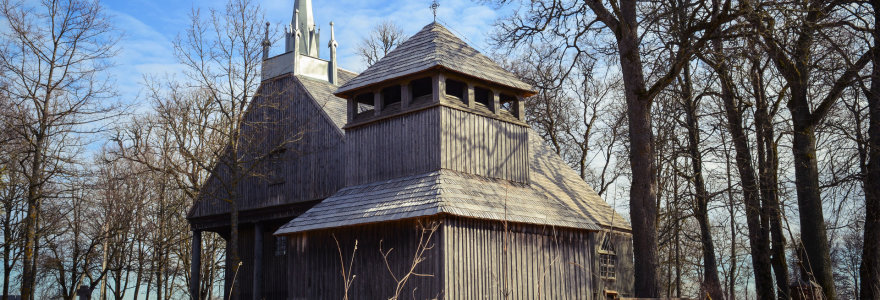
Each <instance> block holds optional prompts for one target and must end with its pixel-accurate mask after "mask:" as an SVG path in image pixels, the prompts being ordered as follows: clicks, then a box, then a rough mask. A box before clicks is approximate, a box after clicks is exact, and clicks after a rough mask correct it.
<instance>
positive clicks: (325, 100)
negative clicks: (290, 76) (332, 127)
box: [296, 69, 357, 129]
mask: <svg viewBox="0 0 880 300" xmlns="http://www.w3.org/2000/svg"><path fill="white" fill-rule="evenodd" d="M338 70H339V71H338V74H339V82H348V81H349V80H351V79H352V78H354V77H355V76H357V74H356V73H353V72H350V71H347V70H343V69H338ZM296 78H297V79H298V80H299V83H300V84H302V86H303V87H304V88H305V89H306V91H308V92H309V94H311V96H312V98H313V99H315V102H317V103H318V105H320V106H321V107H322V108H323V109H324V112H326V113H327V116H328V117H330V120H332V121H333V123H334V124H336V126H337V127H339V128H340V129H341V128H342V127H343V126H345V122H346V121H347V115H346V114H347V113H348V110H347V109H348V108H347V107H346V101H345V99H342V98H339V97H336V96H335V95H333V91H335V90H336V88H337V87H336V86H335V85H333V84H331V83H330V82H327V81H325V80H320V79H315V78H311V77H308V76H303V75H296Z"/></svg>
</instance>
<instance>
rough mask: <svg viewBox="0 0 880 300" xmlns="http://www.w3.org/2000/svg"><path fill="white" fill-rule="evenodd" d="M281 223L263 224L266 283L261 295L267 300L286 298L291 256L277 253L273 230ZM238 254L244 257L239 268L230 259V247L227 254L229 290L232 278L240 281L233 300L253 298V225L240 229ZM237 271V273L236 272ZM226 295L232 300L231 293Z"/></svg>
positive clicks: (264, 275)
mask: <svg viewBox="0 0 880 300" xmlns="http://www.w3.org/2000/svg"><path fill="white" fill-rule="evenodd" d="M280 226H281V224H278V223H275V224H267V225H266V226H264V229H263V230H264V232H263V264H262V265H263V266H262V270H263V272H262V273H263V276H262V278H263V284H262V294H263V299H266V300H273V299H277V300H284V299H287V290H288V288H287V266H288V263H287V261H288V257H289V256H288V255H275V242H276V239H275V236H273V235H272V232H274V231H275V230H277V229H278V227H280ZM239 234H240V236H239V255H240V258H241V267H239V268H236V267H235V266H234V265H232V264H231V262H230V259H229V258H230V257H229V249H228V248H227V255H226V265H227V269H226V278H225V279H226V285H225V286H226V290H225V291H224V293H225V294H226V293H228V292H229V286H230V284H232V279H233V277H234V278H235V282H237V283H238V285H237V286H236V289H235V290H233V295H234V296H233V298H232V299H253V291H254V288H253V282H254V227H253V226H252V225H247V226H242V228H241V229H240V230H239ZM236 269H237V270H236ZM236 272H237V274H236ZM224 298H226V299H229V296H228V295H227V296H225V297H224Z"/></svg>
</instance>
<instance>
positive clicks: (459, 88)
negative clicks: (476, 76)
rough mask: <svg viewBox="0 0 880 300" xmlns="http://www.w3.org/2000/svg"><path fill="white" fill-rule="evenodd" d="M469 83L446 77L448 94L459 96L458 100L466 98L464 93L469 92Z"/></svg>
mask: <svg viewBox="0 0 880 300" xmlns="http://www.w3.org/2000/svg"><path fill="white" fill-rule="evenodd" d="M466 89H467V85H465V84H464V82H461V81H458V80H452V79H446V95H449V96H454V97H458V100H461V101H462V102H463V101H464V100H465V99H464V93H466V92H467V90H466Z"/></svg>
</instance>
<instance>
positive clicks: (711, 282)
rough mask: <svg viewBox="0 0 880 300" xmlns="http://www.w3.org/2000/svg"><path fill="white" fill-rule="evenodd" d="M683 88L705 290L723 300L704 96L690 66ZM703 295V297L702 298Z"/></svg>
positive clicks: (715, 297) (684, 72)
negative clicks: (704, 146)
mask: <svg viewBox="0 0 880 300" xmlns="http://www.w3.org/2000/svg"><path fill="white" fill-rule="evenodd" d="M679 78H680V79H679V84H680V89H681V98H680V100H679V101H680V102H681V106H682V108H683V109H684V118H685V122H684V124H685V127H686V128H687V154H688V156H689V157H690V160H691V170H692V172H693V173H692V174H691V176H690V177H691V178H690V180H691V181H692V182H693V185H694V192H695V193H694V203H693V214H694V219H696V220H697V224H698V225H699V226H700V241H701V244H702V246H703V247H702V248H703V249H702V254H703V276H704V279H703V288H704V289H705V290H706V293H707V294H708V295H709V296H710V297H711V298H712V299H724V293H723V292H722V291H721V281H720V280H719V278H718V262H717V260H716V258H715V243H714V242H713V241H712V231H711V224H709V200H711V198H712V195H710V194H709V191H708V190H707V189H706V181H705V175H704V174H703V153H702V151H701V149H700V140H701V139H700V130H701V129H700V120H699V108H700V100H701V98H702V97H700V96H696V97H695V96H694V92H693V82H692V79H691V70H690V67H689V65H686V66H685V69H684V71H682V73H681V75H680V76H679ZM701 296H702V295H701Z"/></svg>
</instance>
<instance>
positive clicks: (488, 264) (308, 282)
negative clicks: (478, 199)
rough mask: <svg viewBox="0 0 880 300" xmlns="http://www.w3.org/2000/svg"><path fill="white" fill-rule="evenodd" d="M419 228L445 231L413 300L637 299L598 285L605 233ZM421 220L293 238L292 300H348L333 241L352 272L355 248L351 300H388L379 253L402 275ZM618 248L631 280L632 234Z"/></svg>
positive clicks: (445, 219) (448, 225)
mask: <svg viewBox="0 0 880 300" xmlns="http://www.w3.org/2000/svg"><path fill="white" fill-rule="evenodd" d="M418 220H421V222H422V224H428V223H429V222H431V221H432V220H439V221H440V222H442V225H441V226H440V229H438V232H437V233H435V237H434V239H433V240H432V243H433V244H434V245H435V248H434V249H432V250H430V251H429V252H428V254H427V255H426V260H425V261H424V262H422V263H421V264H419V266H418V268H417V272H418V273H424V274H430V275H431V276H425V277H413V278H411V279H410V282H409V283H408V284H407V285H406V287H405V288H404V294H406V296H405V298H407V299H409V298H412V297H413V295H415V299H435V298H436V299H505V297H504V296H505V294H506V295H508V297H507V299H602V298H601V297H600V296H599V295H601V292H602V289H608V290H616V291H618V292H619V293H620V294H621V295H623V296H626V295H631V294H632V293H631V290H632V288H631V287H632V282H631V281H624V280H619V281H615V280H603V279H600V278H599V275H598V268H597V266H598V255H596V249H597V248H596V247H595V246H596V239H597V238H596V237H595V236H596V235H598V234H599V232H595V231H585V230H576V229H567V228H554V227H548V226H536V225H528V224H508V229H507V231H505V229H504V224H503V223H500V222H495V221H486V220H478V219H470V218H460V217H453V216H448V215H446V216H442V217H431V218H421V219H418ZM418 220H413V219H410V220H402V221H395V222H388V223H378V224H367V225H362V226H353V227H345V228H337V229H332V230H319V231H310V232H304V233H295V234H292V235H290V236H289V244H290V247H289V249H290V251H289V252H288V253H289V254H288V255H289V260H290V264H289V269H288V287H289V299H341V298H342V296H343V293H344V285H343V279H342V275H341V274H340V271H341V269H340V266H341V263H340V258H339V252H338V250H337V247H336V242H335V241H334V240H333V236H334V235H335V236H336V238H337V239H338V240H339V243H340V246H341V248H342V256H343V260H344V263H345V264H346V268H348V263H349V262H350V260H351V255H352V251H353V249H354V244H355V240H357V252H356V253H355V256H354V263H353V267H352V269H351V270H347V271H350V272H352V274H353V275H354V276H355V277H354V280H353V281H352V286H351V289H350V290H349V292H348V296H349V298H350V299H387V298H389V297H390V296H391V295H392V293H393V290H394V287H395V285H396V284H395V282H394V280H393V279H392V277H391V275H390V274H389V272H388V270H387V268H386V266H385V263H384V261H383V259H382V256H381V254H380V252H379V245H380V242H381V245H382V248H383V249H384V250H386V251H387V250H389V249H392V248H393V250H392V252H391V253H392V254H391V255H390V256H389V262H390V264H391V268H392V269H393V270H395V273H396V274H404V273H405V271H404V270H405V269H407V268H408V267H409V265H410V263H411V262H412V253H413V252H414V251H415V248H416V246H417V245H418V240H419V231H418V224H419V223H418ZM505 241H507V245H506V247H505ZM615 241H618V242H620V244H619V245H618V246H617V247H618V249H619V251H620V254H619V255H620V259H619V260H618V261H619V262H620V263H619V266H618V272H619V275H618V278H621V279H623V278H632V277H631V272H632V266H631V264H632V263H631V261H632V260H631V253H632V251H631V247H628V246H626V245H631V243H632V241H631V239H630V238H629V236H628V235H626V234H622V235H615ZM627 253H628V254H627ZM627 255H629V256H627ZM624 257H629V259H625V258H624ZM626 272H629V273H628V274H624V273H626ZM627 276H629V277H627Z"/></svg>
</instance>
